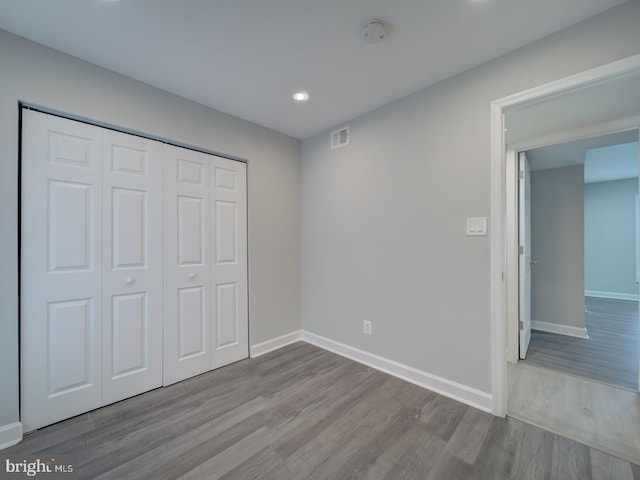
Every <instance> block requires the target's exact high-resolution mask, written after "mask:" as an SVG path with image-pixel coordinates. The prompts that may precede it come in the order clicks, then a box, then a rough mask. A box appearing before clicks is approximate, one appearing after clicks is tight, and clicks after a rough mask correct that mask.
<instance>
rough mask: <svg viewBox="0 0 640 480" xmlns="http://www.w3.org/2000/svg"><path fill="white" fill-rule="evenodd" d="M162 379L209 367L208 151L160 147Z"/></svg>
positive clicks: (182, 376) (166, 380)
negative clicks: (161, 189)
mask: <svg viewBox="0 0 640 480" xmlns="http://www.w3.org/2000/svg"><path fill="white" fill-rule="evenodd" d="M164 161H165V164H164V167H165V176H164V239H165V244H164V272H165V281H164V311H165V322H164V380H163V381H164V384H165V385H169V384H171V383H174V382H177V381H180V380H183V379H185V378H189V377H192V376H194V375H198V374H199V373H202V372H205V371H207V370H209V369H210V368H211V344H210V334H209V331H210V329H211V324H210V322H211V320H210V318H211V314H210V297H211V293H210V279H209V277H210V263H211V262H210V256H209V250H208V245H209V236H210V234H209V230H210V228H209V197H210V193H209V157H208V156H207V155H204V154H201V153H198V152H194V151H191V150H186V149H183V148H178V147H171V146H167V147H166V148H165V160H164Z"/></svg>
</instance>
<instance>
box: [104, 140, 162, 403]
mask: <svg viewBox="0 0 640 480" xmlns="http://www.w3.org/2000/svg"><path fill="white" fill-rule="evenodd" d="M162 149H163V145H162V144H161V143H159V142H155V141H152V140H147V139H143V138H140V137H135V136H133V135H127V134H124V133H119V132H114V131H111V130H104V136H103V156H102V165H103V184H104V200H103V235H104V240H105V243H104V247H105V248H104V254H103V285H102V288H103V319H102V325H103V330H102V350H103V368H102V373H103V382H104V389H103V403H104V404H105V405H106V404H108V403H112V402H116V401H118V400H122V399H124V398H127V397H131V396H133V395H137V394H138V393H142V392H145V391H148V390H151V389H153V388H156V387H159V386H161V385H162V275H163V269H162Z"/></svg>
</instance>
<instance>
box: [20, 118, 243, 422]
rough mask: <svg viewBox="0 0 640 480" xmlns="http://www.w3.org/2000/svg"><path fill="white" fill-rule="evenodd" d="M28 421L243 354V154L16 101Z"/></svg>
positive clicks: (56, 416)
mask: <svg viewBox="0 0 640 480" xmlns="http://www.w3.org/2000/svg"><path fill="white" fill-rule="evenodd" d="M22 126H23V132H22V139H23V140H22V193H21V195H22V205H21V301H20V308H21V313H20V315H21V333H20V339H21V340H20V341H21V367H20V370H21V417H22V422H23V428H24V430H25V431H29V430H33V429H35V428H39V427H42V426H45V425H49V424H51V423H54V422H57V421H59V420H62V419H65V418H69V417H72V416H74V415H77V414H79V413H83V412H86V411H89V410H92V409H94V408H97V407H100V406H103V405H107V404H109V403H113V402H115V401H118V400H122V399H124V398H128V397H131V396H133V395H137V394H139V393H142V392H145V391H148V390H151V389H153V388H156V387H159V386H161V385H163V384H164V385H168V384H170V383H174V382H176V381H179V380H182V379H185V378H188V377H191V376H194V375H197V374H199V373H202V372H205V371H208V370H211V369H212V368H217V367H220V366H223V365H227V364H229V363H232V362H235V361H237V360H241V359H243V358H247V357H248V353H249V351H248V296H247V223H246V218H247V211H246V166H245V164H244V163H241V162H236V161H231V160H227V159H224V158H220V157H216V156H213V155H207V154H203V153H198V152H194V151H191V150H188V149H184V148H179V147H172V146H168V145H164V144H162V143H159V142H156V141H153V140H148V139H144V138H141V137H137V136H133V135H128V134H124V133H119V132H114V131H112V130H108V129H103V128H100V127H96V126H92V125H87V124H84V123H81V122H76V121H72V120H68V119H63V118H59V117H55V116H51V115H47V114H43V113H38V112H33V111H23V125H22Z"/></svg>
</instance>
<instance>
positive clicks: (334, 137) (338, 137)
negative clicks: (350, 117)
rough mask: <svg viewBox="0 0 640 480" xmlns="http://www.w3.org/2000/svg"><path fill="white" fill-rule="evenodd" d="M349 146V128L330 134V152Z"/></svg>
mask: <svg viewBox="0 0 640 480" xmlns="http://www.w3.org/2000/svg"><path fill="white" fill-rule="evenodd" d="M345 145H349V127H343V128H341V129H339V130H335V131H333V132H331V150H335V149H336V148H340V147H344V146H345Z"/></svg>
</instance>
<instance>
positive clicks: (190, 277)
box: [187, 273, 196, 280]
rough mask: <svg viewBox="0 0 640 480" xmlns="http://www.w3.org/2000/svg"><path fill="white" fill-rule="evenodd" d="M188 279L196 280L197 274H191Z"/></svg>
mask: <svg viewBox="0 0 640 480" xmlns="http://www.w3.org/2000/svg"><path fill="white" fill-rule="evenodd" d="M187 277H188V278H189V280H193V279H194V278H196V274H195V273H190V274H189V275H187Z"/></svg>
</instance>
